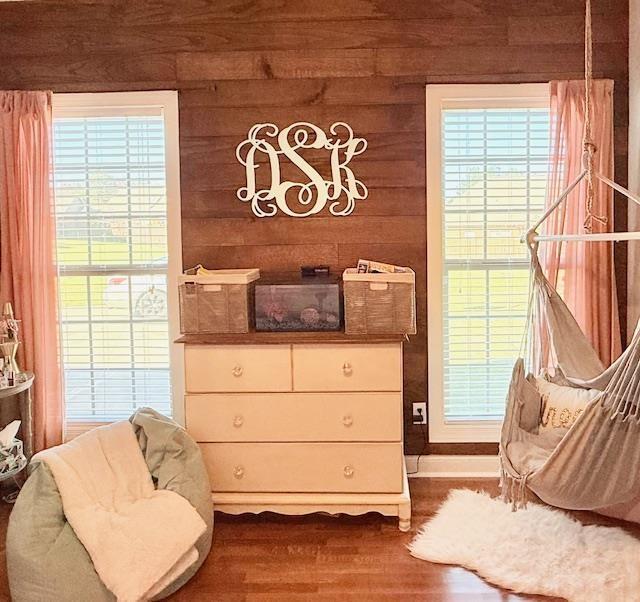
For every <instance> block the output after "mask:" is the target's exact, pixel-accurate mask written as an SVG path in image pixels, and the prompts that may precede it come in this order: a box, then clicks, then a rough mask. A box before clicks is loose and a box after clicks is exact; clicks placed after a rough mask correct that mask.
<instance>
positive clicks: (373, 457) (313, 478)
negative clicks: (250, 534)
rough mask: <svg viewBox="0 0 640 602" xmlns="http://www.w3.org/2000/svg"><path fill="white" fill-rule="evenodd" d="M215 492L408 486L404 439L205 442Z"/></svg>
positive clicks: (371, 490)
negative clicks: (404, 474) (405, 483)
mask: <svg viewBox="0 0 640 602" xmlns="http://www.w3.org/2000/svg"><path fill="white" fill-rule="evenodd" d="M200 447H201V449H202V454H203V456H204V461H205V464H206V466H207V470H208V472H209V477H210V479H211V486H212V489H213V491H216V492H225V491H235V492H290V493H294V492H297V493H304V492H315V493H365V492H367V493H394V492H401V491H402V462H403V451H402V444H401V443H377V444H376V443H201V444H200Z"/></svg>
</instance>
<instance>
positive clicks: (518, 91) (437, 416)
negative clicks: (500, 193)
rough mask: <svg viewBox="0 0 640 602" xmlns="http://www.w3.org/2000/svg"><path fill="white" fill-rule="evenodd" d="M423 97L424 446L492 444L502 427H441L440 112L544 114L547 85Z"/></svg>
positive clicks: (448, 87)
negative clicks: (426, 441)
mask: <svg viewBox="0 0 640 602" xmlns="http://www.w3.org/2000/svg"><path fill="white" fill-rule="evenodd" d="M425 97H426V145H425V148H426V165H427V186H426V194H427V196H426V220H427V245H426V246H427V324H428V332H427V368H428V400H429V441H431V442H432V443H458V442H473V443H483V442H490V443H494V442H497V441H499V440H500V429H501V425H502V421H490V420H456V421H455V422H447V421H446V420H445V415H444V313H443V296H444V295H443V293H444V290H443V284H444V254H443V238H444V236H443V234H444V232H443V230H444V229H443V227H442V224H443V209H442V205H443V203H442V110H443V109H451V108H456V109H465V108H469V109H491V108H505V109H511V108H548V107H549V84H548V83H540V84H428V85H427V86H426V94H425ZM514 361H515V358H514Z"/></svg>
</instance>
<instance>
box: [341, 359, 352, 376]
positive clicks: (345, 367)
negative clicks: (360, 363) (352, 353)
mask: <svg viewBox="0 0 640 602" xmlns="http://www.w3.org/2000/svg"><path fill="white" fill-rule="evenodd" d="M342 373H343V374H344V375H345V376H351V375H352V374H353V368H352V367H351V364H350V363H349V362H345V363H344V364H342Z"/></svg>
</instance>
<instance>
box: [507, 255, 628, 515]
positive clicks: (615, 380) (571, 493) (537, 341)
mask: <svg viewBox="0 0 640 602" xmlns="http://www.w3.org/2000/svg"><path fill="white" fill-rule="evenodd" d="M530 250H531V264H532V265H531V268H532V285H531V286H532V287H531V296H530V303H529V320H528V327H527V335H528V336H527V341H526V345H525V346H524V349H525V352H524V353H523V354H522V355H523V357H521V358H519V359H518V360H517V361H516V364H515V366H514V369H513V375H512V380H511V384H510V386H509V392H508V395H507V407H506V412H505V419H504V422H503V426H502V434H501V440H500V463H501V473H502V474H501V476H502V479H501V482H502V494H503V497H504V499H505V500H506V501H509V502H511V503H512V504H513V505H514V508H517V507H520V506H523V505H526V500H527V491H528V490H529V491H531V492H533V493H534V494H535V495H537V496H538V497H539V498H540V499H541V500H543V501H544V502H547V503H548V504H551V505H553V506H558V507H560V508H566V509H571V510H593V511H596V512H599V513H602V514H608V515H610V516H617V517H619V518H624V519H626V520H633V521H635V522H640V323H639V324H638V326H637V327H636V330H635V334H634V336H633V338H632V341H631V344H630V345H629V347H628V348H627V349H626V350H625V351H624V352H623V353H622V355H621V356H620V357H619V358H618V359H617V360H616V361H615V362H614V363H613V364H612V365H611V366H610V367H609V368H606V369H605V367H604V366H603V365H602V362H601V361H600V359H599V358H598V356H597V354H596V352H595V351H594V349H593V348H592V346H591V345H590V343H589V342H588V341H587V339H586V337H585V336H584V334H583V333H582V330H581V329H580V327H579V326H578V324H577V322H576V320H575V319H574V317H573V315H572V314H571V312H570V311H569V309H568V308H567V306H566V305H565V303H564V301H563V300H562V298H561V297H560V295H559V294H558V293H557V291H556V290H555V289H554V288H553V287H552V286H551V284H550V282H549V281H548V280H547V279H546V277H545V276H544V274H543V271H542V268H541V266H540V262H539V260H538V245H537V243H532V244H531V245H530ZM524 357H526V358H527V362H526V363H527V366H526V367H525V360H524ZM549 368H551V373H552V374H553V377H552V379H553V380H554V381H555V382H557V383H558V384H563V385H568V386H573V387H580V388H585V389H597V390H599V391H601V393H600V394H599V395H598V396H597V397H596V398H595V399H594V400H593V401H591V402H590V403H589V404H588V405H587V407H586V408H585V410H584V411H583V412H582V413H581V414H580V416H579V417H578V418H577V419H576V421H575V422H574V424H573V425H572V426H571V427H570V428H569V430H568V432H567V433H566V434H565V435H564V436H562V437H561V436H559V435H556V434H555V433H551V434H549V432H548V431H546V432H539V423H540V417H541V410H542V399H541V395H540V393H539V392H538V390H537V388H536V387H535V385H534V384H533V379H532V375H535V376H537V375H539V374H540V373H541V372H543V371H544V370H546V369H549Z"/></svg>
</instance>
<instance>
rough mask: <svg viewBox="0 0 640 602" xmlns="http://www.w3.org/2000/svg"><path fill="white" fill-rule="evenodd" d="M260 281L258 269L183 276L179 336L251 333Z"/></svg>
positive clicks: (216, 271)
mask: <svg viewBox="0 0 640 602" xmlns="http://www.w3.org/2000/svg"><path fill="white" fill-rule="evenodd" d="M259 277H260V271H259V270H257V269H248V270H215V271H211V272H209V273H208V274H207V275H203V276H197V275H193V276H191V275H182V276H180V278H179V286H178V290H179V297H180V332H181V333H183V334H206V333H243V332H249V329H250V327H251V325H252V320H253V290H254V285H253V282H254V281H255V280H257V279H258V278H259Z"/></svg>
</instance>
